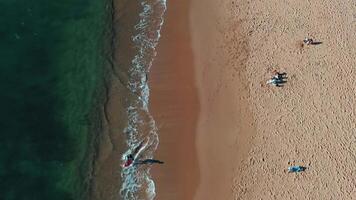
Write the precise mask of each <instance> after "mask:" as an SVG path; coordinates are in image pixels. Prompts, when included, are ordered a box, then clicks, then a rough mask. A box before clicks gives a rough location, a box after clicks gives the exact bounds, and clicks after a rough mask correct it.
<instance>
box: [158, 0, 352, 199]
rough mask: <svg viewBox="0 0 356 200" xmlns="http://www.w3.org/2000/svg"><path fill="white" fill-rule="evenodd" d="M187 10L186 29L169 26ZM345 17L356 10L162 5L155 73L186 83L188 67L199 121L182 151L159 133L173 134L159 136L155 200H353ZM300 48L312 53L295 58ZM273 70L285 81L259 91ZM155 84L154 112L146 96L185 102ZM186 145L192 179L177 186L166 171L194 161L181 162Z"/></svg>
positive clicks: (174, 134)
mask: <svg viewBox="0 0 356 200" xmlns="http://www.w3.org/2000/svg"><path fill="white" fill-rule="evenodd" d="M183 5H189V7H188V6H186V7H185V8H184V9H183V8H182V7H183ZM182 9H183V10H185V12H181V11H182ZM187 10H188V11H189V13H190V14H189V17H190V18H189V19H190V23H189V25H190V28H189V27H185V26H183V25H181V23H184V22H185V20H183V19H185V17H186V16H185V14H186V11H187ZM355 12H356V2H355V1H347V0H346V1H336V0H330V1H325V0H324V1H323V0H315V1H306V0H300V1H293V0H286V1H277V0H271V1H250V0H248V1H242V0H235V1H232V0H215V1H214V0H191V1H189V2H188V1H183V2H182V3H180V2H179V3H178V2H175V1H169V2H168V12H167V18H166V19H167V20H166V24H165V26H166V29H171V35H173V33H175V32H176V34H177V35H174V36H171V37H170V36H169V35H166V36H165V32H163V34H162V40H161V43H160V46H167V47H165V48H164V49H165V50H162V49H163V47H162V49H161V52H162V51H163V52H165V53H164V54H162V55H160V52H159V53H158V60H160V57H161V60H162V59H163V58H162V57H163V56H165V57H167V55H169V54H171V56H172V55H173V58H171V59H168V58H164V59H163V60H165V59H167V60H166V62H163V61H162V63H161V64H162V65H165V67H166V68H169V69H167V70H172V71H171V72H173V71H174V70H178V69H177V68H180V69H182V70H186V72H187V73H186V74H190V73H191V69H190V67H194V70H195V75H196V80H195V81H196V84H195V85H196V86H197V88H198V96H199V106H200V107H199V111H200V112H199V116H198V123H197V127H196V129H195V131H192V127H194V123H192V124H193V125H192V126H191V127H190V128H189V134H190V133H192V135H186V136H184V137H183V138H184V139H178V138H180V137H179V134H181V133H182V131H180V126H178V125H172V124H174V123H176V122H174V121H173V122H172V121H171V122H172V124H170V125H169V126H171V127H175V128H170V129H169V128H162V129H161V132H160V134H161V135H162V136H161V146H160V150H159V153H158V156H159V157H163V158H164V159H166V160H167V161H169V163H170V164H169V166H168V164H167V168H166V169H163V170H162V171H160V170H156V171H155V174H156V176H157V177H158V178H157V182H158V184H157V193H158V196H157V199H197V200H200V199H204V200H216V199H246V200H254V199H356V179H355V177H356V146H355V142H356V134H355V128H356V118H355V114H356V109H355V103H356V91H355V86H356V83H355V80H356V78H355V77H356V70H354V67H355V66H356V59H355V55H356V54H355V53H356V49H355V47H356V39H355V33H356V17H355V16H356V13H355ZM172 13H175V14H172ZM172 18H173V19H172ZM174 18H175V19H174ZM182 18H183V19H182ZM174 23H177V25H176V26H177V27H175V25H174ZM172 24H173V25H172ZM167 27H170V28H167ZM181 28H183V29H184V30H181ZM166 31H167V30H166ZM182 35H184V37H181V36H182ZM306 36H310V37H313V38H315V39H316V40H318V41H321V42H322V44H320V45H315V46H304V47H302V45H301V40H302V39H304V37H306ZM165 37H167V38H166V39H164V38H165ZM175 37H177V38H181V39H182V38H183V39H182V40H178V42H177V41H175ZM189 38H190V39H189ZM190 40H191V43H190V42H189V41H190ZM181 42H183V43H184V45H183V44H181V45H182V46H180V45H178V44H176V43H181ZM172 43H173V44H172ZM180 47H181V48H180ZM170 48H174V50H172V49H170ZM190 48H192V50H193V52H192V53H193V57H192V58H190V53H189V51H190V50H189V49H190ZM169 49H170V51H168V50H169ZM166 50H167V51H166ZM187 52H188V53H187ZM174 56H176V57H174ZM187 57H188V59H187V60H188V61H187V63H185V62H183V61H182V60H185V58H187ZM179 61H182V62H179ZM190 61H193V64H192V63H190ZM159 63H160V62H159V61H157V63H156V64H157V65H154V67H153V70H154V68H155V67H157V66H158V65H159ZM161 69H162V67H161ZM275 69H276V70H279V71H281V72H286V73H287V75H288V82H287V83H286V84H285V86H284V87H281V88H276V87H269V86H266V85H265V84H264V83H265V81H266V80H267V79H268V78H270V76H271V72H272V71H273V70H275ZM178 71H179V70H178ZM171 72H170V73H171ZM158 73H159V72H158ZM174 73H175V72H174ZM159 76H161V75H155V77H156V78H154V79H155V80H158V79H157V77H159ZM163 77H164V75H162V77H161V80H160V81H162V82H156V83H155V85H157V86H156V88H157V89H154V86H153V85H152V94H151V95H152V96H151V97H152V104H156V108H157V107H159V106H157V105H158V104H159V102H160V101H161V100H160V99H159V98H158V97H154V96H155V92H154V90H157V92H156V94H157V93H159V92H158V90H161V92H162V93H161V94H163V93H164V92H163V91H166V93H164V95H167V96H166V98H167V99H168V98H169V99H174V98H176V99H179V98H180V97H181V96H182V94H193V93H192V89H191V88H190V87H188V86H187V85H185V86H182V88H180V89H181V90H180V93H178V94H179V95H174V92H172V91H171V92H169V91H168V90H174V89H169V88H168V87H167V88H165V87H162V88H160V89H159V88H158V85H160V84H161V83H168V82H169V80H163V79H164V78H163ZM169 77H170V76H169ZM167 79H171V78H167ZM172 82H175V81H172ZM175 84H181V82H179V80H176V83H175ZM175 84H173V83H172V85H174V87H180V86H176V85H175ZM188 85H189V84H188ZM185 90H186V91H189V92H187V93H185V92H186V91H185ZM164 95H162V96H164ZM169 95H171V96H169ZM154 98H156V100H153V99H154ZM153 101H156V102H153ZM167 102H168V101H167ZM171 102H175V103H179V102H184V103H183V104H181V105H182V107H177V108H181V109H182V110H185V109H183V108H188V107H189V108H192V107H194V106H195V105H198V104H197V102H196V101H195V100H187V101H184V100H182V101H179V100H176V101H171ZM162 103H163V104H165V103H164V102H162ZM171 106H172V107H174V106H177V105H175V104H172V105H171ZM153 107H154V106H153ZM154 109H155V108H153V110H154ZM167 109H168V108H167ZM173 110H174V108H173ZM167 112H169V111H167V110H165V111H163V110H162V113H164V114H166V113H167ZM159 113H161V111H159V112H158V111H157V112H156V115H159ZM162 113H161V114H162ZM171 113H174V112H171ZM184 113H185V114H182V115H177V116H179V119H182V120H179V123H181V124H185V123H186V122H185V121H184V119H183V117H181V116H183V115H185V116H189V112H188V111H186V110H185V111H184ZM193 113H195V111H194V112H193ZM194 115H195V114H193V116H194ZM167 118H169V119H165V117H164V115H163V114H162V117H159V118H157V121H158V124H161V125H162V126H164V124H166V123H167V124H169V122H170V120H171V119H174V118H175V117H174V116H173V115H172V116H170V117H167ZM190 119H193V118H190ZM182 127H184V126H182ZM182 130H185V129H182ZM167 135H169V136H167ZM170 137H171V138H175V139H173V140H170V139H169V138H170ZM189 138H190V139H191V140H194V141H196V152H197V155H198V156H197V159H198V167H199V176H196V175H194V177H190V176H189V175H187V176H182V174H184V173H190V172H191V169H190V167H191V166H190V163H189V164H186V165H182V164H178V163H180V162H181V161H182V158H184V155H188V156H189V159H192V158H195V157H194V156H193V157H190V154H187V152H191V153H193V152H194V150H195V148H194V147H192V146H191V143H189V144H188V145H186V143H185V142H186V141H189ZM176 139H177V140H176ZM168 141H170V142H168ZM177 148H178V149H179V150H177ZM185 148H187V149H188V150H186V151H185V150H184V149H185ZM163 152H164V153H163ZM182 154H184V155H182ZM193 154H194V153H193ZM172 157H177V158H178V161H179V162H175V161H174V160H172V159H171V158H172ZM172 162H173V163H172ZM167 163H168V162H167ZM193 164H194V163H193ZM294 164H298V165H303V166H306V167H307V170H306V172H304V173H300V174H289V173H287V172H286V169H287V167H288V166H291V165H294ZM172 166H176V168H174V170H173V171H171V170H170V169H173V168H170V167H172ZM181 168H182V169H181ZM155 169H157V168H155ZM194 172H195V171H194ZM197 172H198V171H197ZM160 173H163V174H164V175H161V174H160ZM167 174H169V175H167ZM163 176H165V177H170V178H166V179H163V178H160V177H163ZM178 177H180V178H178ZM195 178H197V179H198V180H196V181H194V179H195ZM178 179H179V181H177V180H178ZM191 181H193V182H191ZM182 184H183V185H184V184H188V185H189V187H184V186H182ZM196 184H197V185H196ZM177 185H178V186H179V187H176V186H177ZM196 186H197V187H196ZM190 187H192V188H190ZM172 188H175V189H172ZM173 190H174V192H173V193H171V191H173ZM182 194H183V196H177V195H182ZM193 197H194V198H193Z"/></svg>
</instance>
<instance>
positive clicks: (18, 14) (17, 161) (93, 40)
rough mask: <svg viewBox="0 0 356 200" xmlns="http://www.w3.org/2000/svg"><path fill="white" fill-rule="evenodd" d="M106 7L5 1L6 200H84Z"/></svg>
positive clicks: (1, 188)
mask: <svg viewBox="0 0 356 200" xmlns="http://www.w3.org/2000/svg"><path fill="white" fill-rule="evenodd" d="M107 4H110V2H109V3H108V1H104V0H102V1H97V0H61V1H48V0H36V1H28V0H1V1H0V9H1V13H0V24H1V26H0V60H1V64H0V65H1V67H0V70H1V72H0V91H1V98H0V106H1V119H0V129H1V130H0V148H1V151H0V180H1V181H0V199H1V200H42V199H44V200H56V199H58V200H72V199H73V200H79V199H86V197H87V196H86V192H87V190H88V180H87V173H88V171H89V169H90V163H91V161H90V157H89V156H88V155H89V153H90V148H91V141H92V140H93V137H94V136H93V134H94V133H93V130H95V126H96V125H97V124H98V123H99V122H98V121H99V120H98V119H97V117H96V116H95V111H96V109H97V108H96V106H97V105H98V104H99V103H100V101H101V100H100V98H99V97H100V90H101V87H102V85H103V84H104V80H105V76H104V72H105V67H104V66H105V65H106V59H107V58H106V55H105V54H103V48H105V44H106V42H105V38H104V35H105V32H106V31H107V30H106V29H107V27H108V24H107V22H108V21H110V20H107V19H108V9H107V8H108V5H107Z"/></svg>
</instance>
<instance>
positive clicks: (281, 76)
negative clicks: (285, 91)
mask: <svg viewBox="0 0 356 200" xmlns="http://www.w3.org/2000/svg"><path fill="white" fill-rule="evenodd" d="M303 43H304V44H305V45H318V44H321V42H315V41H314V40H313V39H312V38H309V37H306V38H305V39H304V40H303ZM286 75H287V74H286V73H285V72H284V73H280V72H278V71H276V70H275V71H274V72H273V76H272V78H271V79H269V80H268V81H267V84H271V85H273V86H276V87H281V86H283V84H284V83H286V82H287V80H286V79H287V77H286Z"/></svg>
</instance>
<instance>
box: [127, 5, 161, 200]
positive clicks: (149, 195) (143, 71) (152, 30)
mask: <svg viewBox="0 0 356 200" xmlns="http://www.w3.org/2000/svg"><path fill="white" fill-rule="evenodd" d="M141 6H142V12H141V13H140V14H139V16H140V20H139V22H138V23H137V24H136V25H135V26H134V28H135V30H136V31H137V34H136V35H134V36H133V37H132V41H133V42H134V44H135V45H136V46H135V47H136V50H137V54H136V56H135V57H134V59H133V60H132V61H131V68H130V70H129V74H130V78H129V82H128V88H129V89H130V91H131V92H132V93H134V94H136V99H135V100H133V101H132V102H131V103H130V106H129V107H128V108H127V115H128V124H127V126H126V128H125V129H124V133H125V134H126V135H127V145H128V147H129V149H128V150H127V151H126V152H125V153H124V155H123V156H122V159H124V158H125V156H126V155H128V154H130V153H132V151H133V150H134V148H136V147H137V145H138V144H139V143H141V142H142V141H145V142H147V145H146V146H145V149H144V151H143V153H142V154H140V155H139V156H140V159H146V158H153V153H154V151H155V150H156V149H157V146H158V142H159V139H158V133H157V126H156V123H155V120H154V119H153V117H152V115H151V114H150V113H149V109H148V104H149V95H150V90H149V85H148V82H147V81H148V80H147V77H148V73H149V71H150V68H151V65H152V61H153V58H154V57H155V56H156V51H155V47H156V46H157V44H158V41H159V38H160V30H161V27H162V25H163V15H164V12H165V11H166V1H165V0H146V1H142V2H141ZM121 176H122V179H123V183H122V187H121V189H120V194H121V196H122V197H123V198H124V199H125V200H141V199H148V200H152V199H154V197H155V195H156V193H155V184H154V181H153V180H152V179H151V175H150V168H149V166H132V167H129V168H125V169H123V170H122V172H121Z"/></svg>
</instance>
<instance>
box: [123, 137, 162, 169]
mask: <svg viewBox="0 0 356 200" xmlns="http://www.w3.org/2000/svg"><path fill="white" fill-rule="evenodd" d="M142 146H143V143H142V142H141V143H140V144H139V145H138V146H137V147H136V148H135V150H134V151H133V153H132V154H129V155H127V156H126V160H125V163H124V165H123V166H124V167H130V166H131V165H134V166H135V165H147V164H163V163H164V162H162V161H160V160H154V159H144V160H139V159H137V154H138V153H139V152H140V150H141V148H142Z"/></svg>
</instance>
